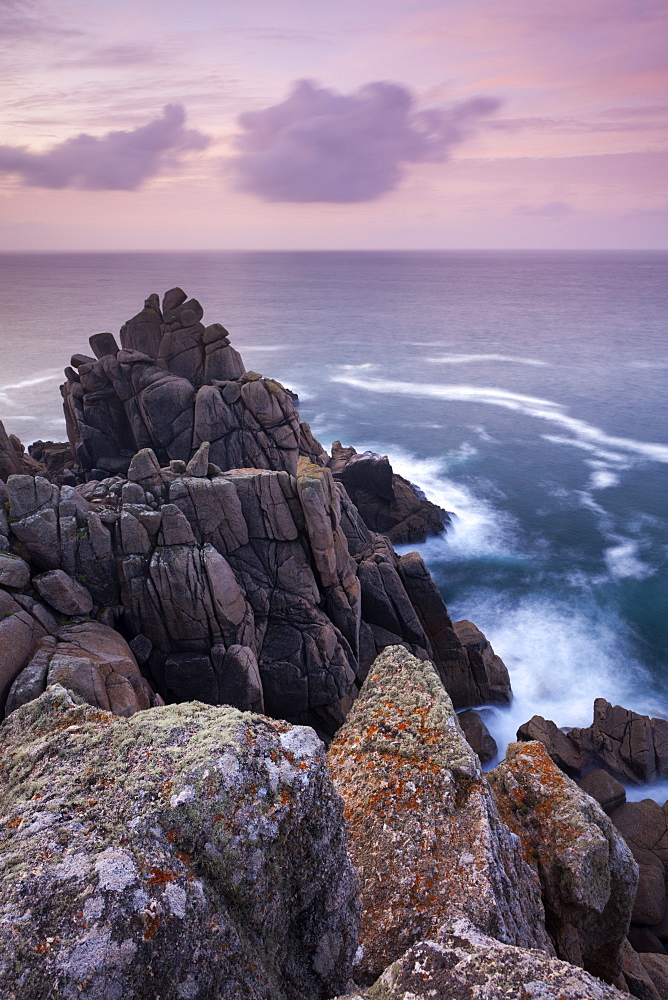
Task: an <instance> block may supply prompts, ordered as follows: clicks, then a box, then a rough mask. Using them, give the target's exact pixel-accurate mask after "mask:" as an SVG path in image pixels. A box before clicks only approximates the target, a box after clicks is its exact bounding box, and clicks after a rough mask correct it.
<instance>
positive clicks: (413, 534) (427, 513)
mask: <svg viewBox="0 0 668 1000" xmlns="http://www.w3.org/2000/svg"><path fill="white" fill-rule="evenodd" d="M329 467H330V469H331V470H332V473H333V475H334V478H335V479H337V480H338V481H339V482H341V483H343V485H344V486H345V488H346V492H347V493H348V496H349V497H350V499H351V500H352V502H353V503H354V504H355V506H356V507H357V509H358V510H359V512H360V514H361V516H362V519H363V521H364V523H365V524H366V525H367V527H368V528H370V529H371V530H372V531H379V532H381V533H382V534H385V535H387V536H388V538H389V539H390V540H391V541H392V543H393V544H394V545H414V544H416V543H418V542H424V541H425V540H426V538H427V537H428V536H429V535H440V534H442V533H443V531H445V529H446V527H447V525H448V524H449V523H450V515H449V514H448V513H447V512H446V511H444V510H441V508H440V507H437V506H436V504H433V503H431V501H429V500H427V498H426V497H425V496H424V494H423V493H421V491H420V490H418V488H417V487H416V486H414V485H413V483H410V482H408V480H407V479H404V478H403V477H402V476H399V475H397V474H396V473H395V472H393V470H392V466H391V465H390V462H389V459H388V457H387V455H377V454H376V453H375V452H372V451H365V452H364V453H363V454H361V455H358V453H357V452H356V451H355V449H354V448H352V447H348V448H343V447H342V446H341V442H340V441H335V442H334V444H333V445H332V457H331V459H330V462H329Z"/></svg>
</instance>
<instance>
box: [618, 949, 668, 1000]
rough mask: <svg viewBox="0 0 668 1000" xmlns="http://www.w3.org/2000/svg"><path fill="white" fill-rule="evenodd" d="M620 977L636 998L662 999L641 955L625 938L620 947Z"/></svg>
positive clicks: (643, 999) (645, 999) (646, 999)
mask: <svg viewBox="0 0 668 1000" xmlns="http://www.w3.org/2000/svg"><path fill="white" fill-rule="evenodd" d="M622 977H623V982H624V987H625V989H626V990H627V991H628V992H629V993H630V994H631V996H634V997H638V1000H663V997H662V996H661V995H660V994H659V992H658V990H657V988H656V986H655V985H654V982H653V981H652V977H651V976H650V975H649V973H648V971H647V969H646V968H645V965H644V964H643V962H642V960H641V956H640V955H639V954H638V953H637V952H636V951H634V949H633V946H632V945H631V943H630V942H629V941H628V940H626V941H625V942H624V944H623V947H622Z"/></svg>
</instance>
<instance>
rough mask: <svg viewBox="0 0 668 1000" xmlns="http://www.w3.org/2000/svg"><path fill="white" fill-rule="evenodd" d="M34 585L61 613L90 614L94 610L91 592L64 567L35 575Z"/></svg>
mask: <svg viewBox="0 0 668 1000" xmlns="http://www.w3.org/2000/svg"><path fill="white" fill-rule="evenodd" d="M33 585H34V586H35V588H36V590H37V591H38V593H39V595H40V597H42V598H43V600H45V601H46V603H47V604H50V605H51V607H52V608H55V610H56V611H60V612H61V614H64V615H88V614H90V612H91V611H92V610H93V598H92V597H91V596H90V592H89V591H88V590H86V588H85V587H84V586H83V584H81V583H79V581H78V580H73V579H72V577H71V576H68V575H67V573H65V572H64V571H63V570H62V569H52V570H50V571H49V572H48V573H41V574H40V575H39V576H35V577H33Z"/></svg>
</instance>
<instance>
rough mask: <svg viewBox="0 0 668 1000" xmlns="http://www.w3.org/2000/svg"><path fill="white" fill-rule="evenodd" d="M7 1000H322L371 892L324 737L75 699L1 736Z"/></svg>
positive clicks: (345, 958) (1, 969) (196, 711)
mask: <svg viewBox="0 0 668 1000" xmlns="http://www.w3.org/2000/svg"><path fill="white" fill-rule="evenodd" d="M0 744H1V746H2V753H1V754H0V760H1V761H2V764H1V765H0V768H1V770H2V785H1V790H0V815H1V816H2V823H1V824H0V848H1V849H0V884H1V886H2V891H1V893H0V900H1V902H0V907H1V910H2V917H1V919H0V981H1V982H2V995H3V998H6V1000H19V998H20V1000H25V998H26V997H30V998H31V1000H42V998H44V1000H46V998H47V997H53V996H55V995H57V996H58V997H59V998H62V1000H79V998H81V997H90V998H93V997H102V996H104V997H105V998H108V1000H134V998H136V1000H139V998H144V997H147V996H152V997H157V996H160V997H162V998H164V1000H183V998H184V997H188V998H189V1000H200V998H201V1000H231V998H233V997H234V998H240V1000H241V998H243V1000H321V998H322V997H326V996H332V995H333V994H335V993H337V992H340V991H341V990H342V988H343V987H344V986H345V983H346V981H347V978H348V976H349V972H350V967H351V963H352V957H353V955H354V951H355V947H356V934H357V926H358V903H357V878H356V875H355V873H354V870H353V868H352V866H351V864H350V862H349V860H348V857H347V854H346V836H345V827H344V824H343V819H342V809H341V803H340V800H339V798H338V796H337V794H336V792H335V791H334V788H333V786H332V784H331V781H330V779H329V777H328V774H327V769H326V766H325V759H324V751H323V747H322V744H321V743H320V741H319V740H318V739H317V738H316V737H315V735H314V733H313V732H312V731H311V730H308V729H300V728H294V727H291V726H289V725H288V724H287V723H280V722H270V720H268V719H266V718H264V717H263V716H257V715H250V714H244V713H241V712H239V711H237V710H236V709H231V708H222V709H216V708H207V707H206V706H204V705H201V704H187V705H179V706H171V707H166V708H159V709H155V710H153V711H151V712H139V713H137V714H135V715H133V716H132V717H131V718H127V719H125V718H119V717H118V716H114V715H111V714H109V713H106V712H102V711H100V710H99V709H95V708H92V707H90V706H87V705H80V704H76V703H75V702H74V701H73V699H72V698H71V696H70V695H69V694H68V693H67V692H66V691H65V690H64V689H63V688H62V687H59V686H57V685H56V686H53V687H50V688H49V689H48V690H47V691H46V693H45V694H44V695H42V696H41V697H40V698H38V699H37V700H35V701H31V702H30V703H29V704H27V705H25V706H23V707H21V708H19V709H18V710H17V711H15V712H13V713H12V714H11V715H10V716H9V717H8V719H6V720H5V722H4V723H3V724H2V727H0Z"/></svg>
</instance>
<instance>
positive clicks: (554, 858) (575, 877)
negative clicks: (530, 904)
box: [488, 742, 638, 982]
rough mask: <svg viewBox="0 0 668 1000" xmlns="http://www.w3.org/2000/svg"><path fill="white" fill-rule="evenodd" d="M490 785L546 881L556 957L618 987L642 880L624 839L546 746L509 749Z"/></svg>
mask: <svg viewBox="0 0 668 1000" xmlns="http://www.w3.org/2000/svg"><path fill="white" fill-rule="evenodd" d="M488 779H489V782H490V784H491V787H492V790H493V792H494V795H495V797H496V801H497V804H498V807H499V811H500V813H501V816H502V817H503V819H504V820H505V822H506V823H507V824H508V826H509V827H510V829H511V830H513V831H514V832H515V833H516V834H517V835H518V836H519V838H520V840H521V842H522V846H523V848H524V857H525V859H526V861H527V862H528V863H529V864H530V865H532V867H533V868H535V870H536V872H537V874H538V876H539V878H540V882H541V888H542V898H543V903H544V904H545V923H546V927H547V930H548V933H549V935H550V937H551V938H552V941H553V942H554V945H555V948H556V951H557V955H558V956H559V958H563V959H565V960H566V961H568V962H571V963H572V964H573V965H579V966H581V967H582V968H585V969H587V971H588V972H591V973H592V974H593V975H596V976H600V977H601V978H602V979H605V980H606V981H608V982H613V981H614V980H615V978H616V977H617V976H618V975H619V973H620V971H621V946H622V943H623V941H624V938H625V937H626V934H627V931H628V928H629V922H630V919H631V910H632V907H633V900H634V896H635V891H636V886H637V880H638V869H637V866H636V864H635V862H634V860H633V856H632V854H631V852H630V850H629V849H628V847H627V846H626V844H625V843H624V840H623V838H622V837H621V836H620V835H619V834H618V833H617V831H616V830H615V827H614V826H613V824H612V822H611V821H610V819H609V818H608V817H607V816H606V815H605V813H604V812H603V810H602V809H601V807H600V806H599V805H598V803H597V802H595V801H594V800H593V799H592V798H591V797H590V796H588V795H586V794H585V793H584V792H583V791H581V790H580V789H579V788H578V786H577V785H576V784H575V783H574V782H573V781H571V780H570V779H569V778H567V777H566V776H565V775H564V774H563V773H562V772H561V771H560V770H559V768H558V767H557V766H556V765H555V764H554V763H553V761H552V760H551V759H550V757H549V756H548V754H547V752H546V750H545V748H544V747H543V745H542V744H541V743H537V742H533V743H511V745H510V746H509V747H508V750H507V751H506V759H505V760H504V761H502V762H501V763H500V764H499V765H498V767H496V768H495V769H494V770H493V771H490V772H489V775H488Z"/></svg>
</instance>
